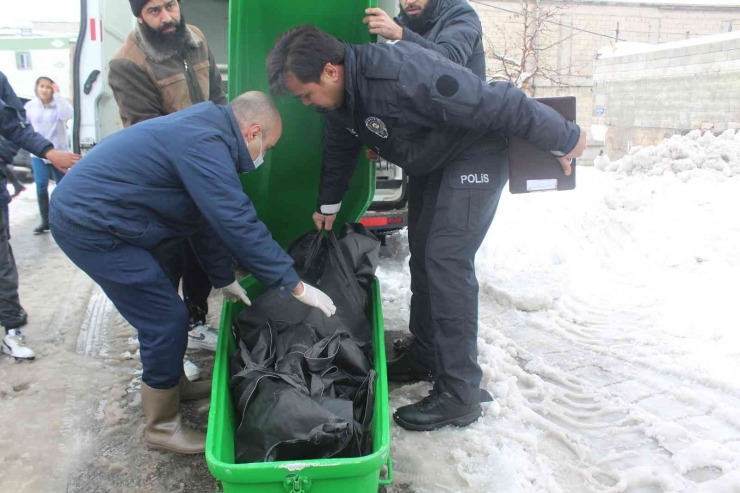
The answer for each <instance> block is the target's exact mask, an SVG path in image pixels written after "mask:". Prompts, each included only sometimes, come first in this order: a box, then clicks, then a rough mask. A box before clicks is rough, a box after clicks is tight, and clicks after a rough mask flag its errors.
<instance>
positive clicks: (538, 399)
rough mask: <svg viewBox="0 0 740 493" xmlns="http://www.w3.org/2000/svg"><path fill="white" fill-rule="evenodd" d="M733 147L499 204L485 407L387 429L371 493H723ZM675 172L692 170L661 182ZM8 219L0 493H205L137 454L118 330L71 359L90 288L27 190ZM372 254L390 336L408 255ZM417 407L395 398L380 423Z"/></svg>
mask: <svg viewBox="0 0 740 493" xmlns="http://www.w3.org/2000/svg"><path fill="white" fill-rule="evenodd" d="M733 139H737V137H735V136H731V135H729V133H728V134H725V135H723V136H722V137H718V138H713V137H709V136H707V135H704V136H699V135H697V134H694V135H691V136H688V137H684V138H674V139H670V140H668V141H667V142H665V143H664V144H662V145H661V146H657V147H655V148H646V149H638V150H635V151H634V152H633V153H632V154H631V155H630V156H628V157H627V158H625V159H623V160H620V161H615V163H619V164H618V165H617V167H616V168H615V171H613V172H602V171H599V170H594V169H588V168H579V169H578V188H577V189H576V190H575V191H573V192H561V193H541V194H529V195H518V196H512V195H509V194H508V193H505V194H504V197H503V198H502V203H501V206H500V208H499V213H498V217H497V218H496V220H495V221H494V224H493V226H492V227H491V230H490V232H489V234H488V237H487V238H486V240H485V242H484V244H483V246H482V247H481V250H480V252H479V254H478V257H477V270H478V278H479V281H480V285H481V296H480V299H481V307H480V330H479V340H478V351H479V361H480V363H481V365H482V367H483V372H484V379H483V386H484V387H485V388H487V389H488V390H489V391H490V392H491V393H492V394H493V395H494V397H495V399H496V401H495V402H494V403H491V404H486V405H485V416H484V417H483V418H482V419H480V420H479V421H478V422H477V423H475V424H474V425H472V426H470V427H468V428H464V429H457V428H455V429H453V428H446V429H443V430H439V431H437V432H432V433H412V432H407V431H404V430H402V429H401V428H399V427H397V426H395V424H393V425H392V428H391V433H392V447H393V449H392V453H393V459H394V472H395V479H396V483H395V485H394V486H393V487H392V488H390V489H389V491H390V492H394V493H399V492H416V493H427V492H431V493H436V492H443V493H444V492H465V493H467V492H471V493H472V492H476V493H478V492H488V493H503V492H510V493H535V492H536V493H544V492H548V493H560V492H562V493H581V492H583V493H622V492H624V493H674V492H675V493H678V492H681V493H738V492H740V381H739V380H738V377H737V374H738V370H737V369H738V368H740V331H738V330H737V327H738V322H737V318H738V317H737V314H736V310H735V304H734V303H735V302H736V298H737V293H740V251H739V250H738V248H737V245H740V216H738V214H737V211H738V210H740V176H737V174H736V173H735V172H734V170H733V168H732V166H733V163H734V157H733V155H732V153H731V152H730V151H732V152H737V147H736V146H737V144H735V142H736V140H733ZM733 146H735V147H733ZM666 153H667V155H666ZM723 153H724V154H725V155H724V156H723ZM717 156H719V158H717ZM686 159H689V160H691V161H692V163H694V165H695V166H694V168H692V169H688V170H685V169H683V168H682V167H681V166H677V165H676V163H679V162H684V163H685V161H682V160H686ZM718 159H719V160H721V161H723V162H724V163H726V166H722V167H721V169H719V168H720V165H721V163H719V160H718ZM625 160H631V162H633V163H634V166H631V167H630V166H624V163H625V162H626V161H625ZM635 161H637V162H636V163H635ZM711 163H714V164H712V165H711V166H710V165H709V164H711ZM685 164H688V163H685ZM623 166H624V167H623ZM620 167H622V168H621V171H620ZM728 168H729V170H730V171H732V172H731V173H728V171H727V169H728ZM657 169H662V171H654V170H657ZM10 214H11V227H12V234H13V240H12V244H13V248H14V251H15V254H16V259H17V263H18V268H19V271H20V276H21V282H20V286H21V288H20V294H21V300H22V302H23V304H24V306H25V308H26V309H27V310H28V312H29V325H28V327H27V328H26V329H25V333H26V335H27V337H28V339H29V342H30V343H31V344H32V346H33V347H34V348H35V349H36V350H37V352H38V354H39V358H38V359H37V361H35V362H33V363H27V362H24V363H16V362H13V361H11V360H10V359H9V358H7V357H0V421H1V422H3V423H5V424H6V425H5V426H3V427H2V431H0V484H2V486H3V488H2V490H3V491H5V490H7V491H14V492H19V493H20V492H33V493H37V492H46V491H49V492H58V491H68V492H71V493H77V492H87V491H101V492H102V491H111V492H123V491H125V492H129V491H130V492H135V491H148V492H160V491H162V492H164V491H166V492H171V491H181V492H190V491H193V492H201V491H211V490H212V488H213V479H212V478H210V476H209V475H208V472H207V469H206V467H205V461H204V459H203V457H182V456H178V455H176V454H167V453H160V452H153V451H149V450H147V448H146V447H145V446H144V444H143V438H142V435H143V416H142V412H141V408H140V405H139V403H140V401H139V398H138V393H137V392H136V389H135V385H134V386H132V383H134V384H135V382H136V375H137V374H138V372H140V363H139V361H138V358H136V357H132V355H133V354H135V353H136V341H135V339H134V336H135V332H134V331H133V330H132V329H131V327H130V326H128V325H127V324H126V323H125V321H123V320H122V319H121V318H120V316H118V315H117V314H115V313H108V312H106V311H105V310H102V311H101V312H100V313H99V314H98V315H99V316H101V317H103V318H105V317H109V320H108V321H107V322H106V324H104V325H105V327H106V328H105V330H104V331H103V333H102V334H100V340H99V341H98V342H97V343H96V344H93V345H92V353H91V354H88V356H87V357H84V356H81V355H79V354H78V351H77V344H78V335H79V334H80V326H81V325H82V324H83V321H84V319H85V316H86V311H87V310H88V309H91V307H92V306H93V305H92V304H91V296H92V300H95V299H96V296H97V295H96V293H97V288H94V286H93V284H92V282H91V281H90V280H89V279H88V278H87V277H86V276H85V275H84V274H82V273H80V272H79V271H78V270H77V269H75V267H74V266H73V265H72V264H71V263H70V262H69V261H68V260H67V259H66V258H64V255H63V254H62V253H61V252H60V251H59V250H58V249H57V248H56V246H55V245H54V243H53V240H52V239H51V237H50V236H49V235H40V236H34V235H32V234H31V230H32V229H33V226H35V224H36V221H37V209H36V204H35V197H34V194H33V190H32V189H30V190H29V191H27V192H24V194H23V195H21V197H20V198H19V199H18V200H16V201H14V202H13V203H12V204H11V206H10ZM384 254H385V257H384V258H383V260H382V262H381V265H380V268H379V271H378V275H379V277H380V278H381V280H382V285H383V305H384V310H385V325H386V329H387V330H398V329H404V328H405V327H406V326H407V323H408V315H409V312H408V302H409V293H408V286H409V272H408V267H407V258H408V244H407V240H406V237H405V233H401V234H399V235H396V236H394V237H393V238H391V239H390V245H389V247H388V248H386V249H385V252H384ZM211 301H212V303H213V304H212V311H211V313H210V314H209V317H210V318H211V323H212V324H216V323H217V320H218V306H219V300H218V299H217V298H216V297H214V299H212V300H211ZM106 313H107V315H106ZM203 353H204V352H201V353H200V354H199V353H198V352H195V353H191V357H194V358H195V359H197V360H198V362H199V363H200V364H201V367H202V368H203V370H204V372H205V374H206V376H207V374H208V373H209V372H210V369H211V366H212V362H213V354H212V353H207V352H206V353H205V354H203ZM429 388H430V386H429V385H428V384H416V385H410V386H404V387H395V388H394V389H393V390H392V391H391V395H390V405H391V411H392V410H393V409H396V408H398V407H399V406H402V405H405V404H408V403H411V402H413V401H416V400H418V399H420V398H422V397H423V396H424V395H426V393H427V391H428V390H429ZM206 409H207V403H206V404H194V405H190V406H187V407H186V409H185V413H186V420H187V422H188V424H191V425H193V426H196V427H198V428H201V429H202V428H203V427H204V425H205V420H206ZM8 423H12V426H8V425H7V424H8Z"/></svg>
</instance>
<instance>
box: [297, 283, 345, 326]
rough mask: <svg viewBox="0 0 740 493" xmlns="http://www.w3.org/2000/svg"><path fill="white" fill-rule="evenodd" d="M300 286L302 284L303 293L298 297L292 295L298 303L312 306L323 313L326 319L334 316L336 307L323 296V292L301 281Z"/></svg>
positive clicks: (329, 299)
mask: <svg viewBox="0 0 740 493" xmlns="http://www.w3.org/2000/svg"><path fill="white" fill-rule="evenodd" d="M301 284H303V293H301V294H300V295H298V294H293V296H295V299H297V300H298V301H300V302H301V303H305V304H306V305H308V306H313V307H316V308H318V309H319V310H321V311H322V312H324V315H326V316H327V317H331V316H332V315H334V314H335V313H336V311H337V307H336V306H334V302H333V301H332V300H331V298H329V297H328V296H327V295H326V294H324V292H323V291H321V290H320V289H316V288H315V287H313V286H311V285H310V284H306V283H305V282H303V281H301Z"/></svg>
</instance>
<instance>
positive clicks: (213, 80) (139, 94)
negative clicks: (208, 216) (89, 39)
mask: <svg viewBox="0 0 740 493" xmlns="http://www.w3.org/2000/svg"><path fill="white" fill-rule="evenodd" d="M129 1H130V3H131V11H132V12H133V14H134V16H136V18H137V21H138V24H137V26H136V28H135V29H134V30H133V31H132V32H131V33H130V34H129V36H128V38H127V39H126V42H125V43H124V44H123V46H121V48H120V49H119V50H118V52H117V53H116V54H115V55H114V56H113V59H112V60H111V62H110V86H111V88H112V89H113V93H114V94H115V97H116V101H117V103H118V107H119V109H120V112H121V119H122V120H123V125H124V126H126V127H128V126H130V125H134V124H136V123H139V122H142V121H144V120H149V119H151V118H156V117H158V116H163V115H169V114H170V113H175V112H176V111H180V110H182V109H185V108H188V107H189V106H192V105H195V104H198V103H201V102H204V101H212V102H213V103H215V104H218V105H224V104H227V103H228V100H227V98H226V95H225V94H224V92H223V89H222V88H221V75H220V74H219V71H218V67H217V66H216V61H215V59H214V57H213V53H211V50H210V49H209V48H208V43H207V42H206V39H205V37H204V36H203V33H202V32H201V31H200V30H199V29H198V28H196V27H195V26H192V25H189V24H186V23H185V16H184V15H183V14H182V13H181V12H180V4H179V1H178V0H129ZM157 257H158V259H159V261H160V263H161V264H162V268H163V270H164V271H165V272H166V273H167V275H168V277H169V278H170V280H171V281H172V283H173V284H175V285H176V286H177V285H179V283H180V279H181V278H182V285H183V286H182V290H183V296H184V298H185V303H186V304H187V306H188V310H189V312H190V332H189V337H188V348H190V349H198V348H199V349H209V350H212V351H215V350H216V340H217V335H216V333H215V332H214V331H213V330H211V329H210V327H208V325H206V315H207V313H208V295H209V294H210V292H211V288H212V286H211V283H210V281H209V279H208V276H207V275H206V273H205V272H204V271H203V269H202V267H201V266H200V263H199V261H198V258H197V257H196V255H195V253H194V250H193V247H192V245H191V244H190V241H187V240H186V241H184V242H183V243H182V244H178V245H169V246H167V247H166V248H162V249H160V251H159V252H157ZM185 370H186V374H187V376H188V378H192V379H197V378H198V375H199V373H200V372H199V370H198V368H197V367H196V366H195V365H194V364H193V363H192V362H190V361H189V360H188V359H187V358H186V360H185Z"/></svg>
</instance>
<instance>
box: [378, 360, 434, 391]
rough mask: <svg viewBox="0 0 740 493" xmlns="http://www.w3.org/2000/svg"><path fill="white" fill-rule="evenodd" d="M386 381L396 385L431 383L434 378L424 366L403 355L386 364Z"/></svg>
mask: <svg viewBox="0 0 740 493" xmlns="http://www.w3.org/2000/svg"><path fill="white" fill-rule="evenodd" d="M387 367H388V381H389V382H396V383H411V382H433V381H434V377H433V375H432V372H431V371H429V369H427V368H426V367H425V366H424V365H422V364H421V363H419V362H417V361H416V360H415V359H414V358H412V357H411V355H409V353H408V352H406V353H403V355H401V356H400V357H398V358H396V359H394V360H393V361H389V362H388V365H387Z"/></svg>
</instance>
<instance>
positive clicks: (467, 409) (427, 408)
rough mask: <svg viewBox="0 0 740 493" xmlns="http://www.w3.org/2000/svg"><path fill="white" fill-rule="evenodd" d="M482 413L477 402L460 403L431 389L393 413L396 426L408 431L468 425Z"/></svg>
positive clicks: (447, 394) (445, 393)
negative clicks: (419, 399) (418, 399)
mask: <svg viewBox="0 0 740 493" xmlns="http://www.w3.org/2000/svg"><path fill="white" fill-rule="evenodd" d="M482 415H483V408H482V407H481V405H480V403H479V402H476V403H474V404H460V403H459V402H457V401H456V400H455V398H454V397H452V395H450V394H449V393H447V392H442V393H441V394H440V393H437V392H436V391H434V390H432V391H430V392H429V395H428V396H426V397H424V399H422V400H421V401H419V402H417V403H416V404H411V405H409V406H403V407H402V408H399V409H398V410H397V411H396V412H395V413H394V414H393V419H394V421H395V422H396V423H398V426H400V427H401V428H404V429H406V430H409V431H432V430H436V429H439V428H442V427H443V426H447V425H453V426H468V425H469V424H471V423H474V422H475V421H477V420H478V418H480V417H481V416H482Z"/></svg>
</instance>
